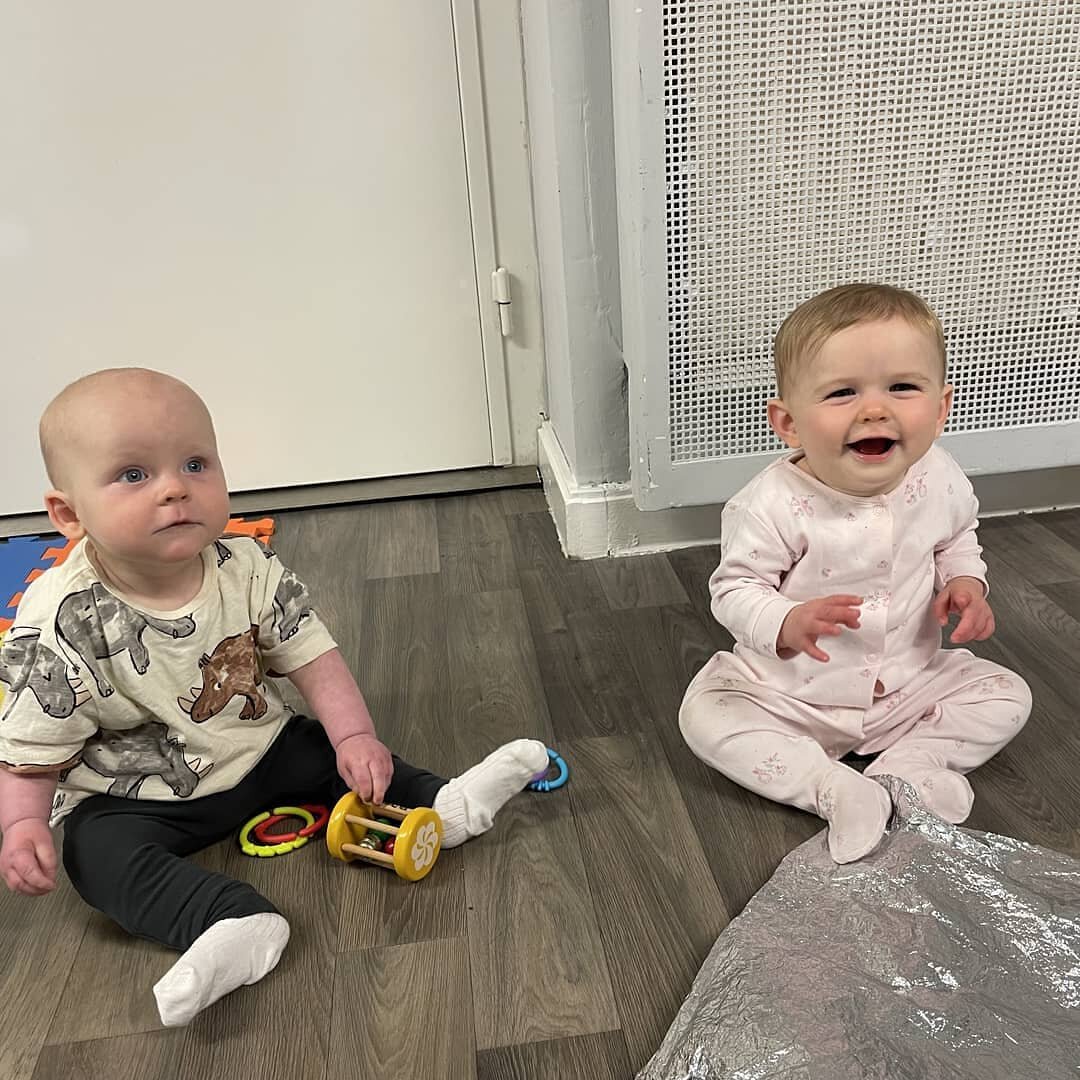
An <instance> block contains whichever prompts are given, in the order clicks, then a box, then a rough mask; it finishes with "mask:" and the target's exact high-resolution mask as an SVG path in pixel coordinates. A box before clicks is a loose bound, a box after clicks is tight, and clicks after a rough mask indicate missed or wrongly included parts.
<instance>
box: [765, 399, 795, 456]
mask: <svg viewBox="0 0 1080 1080" xmlns="http://www.w3.org/2000/svg"><path fill="white" fill-rule="evenodd" d="M768 416H769V427H771V428H772V429H773V431H775V432H776V434H777V436H778V437H779V438H780V439H782V440H783V441H784V442H785V443H787V445H788V446H790V447H791V449H792V450H798V449H799V447H801V446H802V442H801V441H800V440H799V433H798V432H797V431H796V430H795V417H793V416H792V415H791V411H790V410H789V409H788V407H787V406H786V405H785V404H784V401H783V399H782V398H773V399H772V401H770V402H769V411H768Z"/></svg>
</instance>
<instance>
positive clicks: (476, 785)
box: [434, 739, 548, 848]
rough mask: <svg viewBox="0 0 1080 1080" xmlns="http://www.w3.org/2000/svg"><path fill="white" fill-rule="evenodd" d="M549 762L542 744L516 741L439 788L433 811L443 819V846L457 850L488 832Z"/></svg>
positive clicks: (528, 740) (532, 740)
mask: <svg viewBox="0 0 1080 1080" xmlns="http://www.w3.org/2000/svg"><path fill="white" fill-rule="evenodd" d="M547 762H548V756H547V748H546V747H545V746H544V744H543V743H542V742H537V741H536V739H515V740H514V741H513V742H508V743H504V744H503V745H502V746H500V747H499V749H498V750H494V751H492V753H490V754H488V756H487V757H486V758H484V760H483V761H481V762H480V763H479V764H478V765H474V766H473V767H472V768H471V769H468V770H466V771H465V772H463V773H462V774H461V775H460V776H456V777H454V779H453V780H451V781H450V782H449V783H448V784H447V785H446V786H445V787H442V788H440V789H439V793H438V794H437V795H436V796H435V806H434V810H435V812H436V813H437V814H438V815H439V817H441V818H442V823H443V842H442V846H443V847H444V848H451V847H457V846H458V845H459V844H464V843H465V841H466V840H468V839H470V838H471V837H474V836H479V835H480V834H481V833H485V832H487V831H488V829H490V828H491V825H492V822H493V821H494V819H495V815H496V814H497V813H498V812H499V810H500V809H502V806H503V804H504V803H506V802H507V800H509V799H511V798H512V797H513V796H514V795H516V794H517V793H518V792H519V791H521V790H522V789H523V788H524V787H525V785H526V784H527V783H528V782H529V781H530V780H531V779H532V778H533V777H534V776H535V775H536V774H537V773H538V772H539V771H540V770H541V769H542V768H543V767H544V766H545V765H546V764H547Z"/></svg>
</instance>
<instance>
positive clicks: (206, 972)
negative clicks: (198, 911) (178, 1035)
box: [154, 911, 289, 1027]
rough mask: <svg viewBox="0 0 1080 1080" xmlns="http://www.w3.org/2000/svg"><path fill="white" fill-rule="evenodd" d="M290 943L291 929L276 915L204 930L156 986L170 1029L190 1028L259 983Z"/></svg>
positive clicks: (218, 924) (232, 921) (267, 913)
mask: <svg viewBox="0 0 1080 1080" xmlns="http://www.w3.org/2000/svg"><path fill="white" fill-rule="evenodd" d="M288 942H289V924H288V923H287V922H286V921H285V919H284V918H282V916H280V915H277V914H275V913H274V912H272V911H265V912H260V913H259V914H257V915H247V916H245V917H244V918H242V919H222V920H221V921H220V922H216V923H214V925H213V926H211V927H209V928H208V929H207V930H204V931H203V932H202V933H201V934H200V935H199V936H198V937H197V938H196V939H195V940H194V941H193V942H192V943H191V946H190V947H189V948H188V950H187V952H185V953H184V954H183V955H182V956H181V957H180V959H179V960H177V961H176V963H175V964H173V966H172V967H171V968H169V970H168V971H167V972H165V974H164V975H163V976H162V977H161V979H159V980H158V982H157V983H156V984H155V985H154V997H155V998H157V1006H158V1013H159V1014H160V1016H161V1022H162V1023H163V1024H164V1025H165V1026H166V1027H181V1026H182V1025H184V1024H190V1023H191V1021H192V1020H193V1019H194V1018H195V1016H196V1015H197V1014H198V1013H200V1012H202V1010H203V1009H205V1008H206V1007H207V1006H208V1005H213V1003H214V1002H215V1001H217V1000H218V998H222V997H224V996H225V995H226V994H228V993H230V992H232V991H233V990H235V989H236V988H237V987H238V986H246V985H250V984H251V983H256V982H258V981H259V980H260V979H261V978H262V977H263V976H264V975H266V974H268V973H269V972H270V971H272V970H273V968H274V966H275V965H276V964H277V962H278V960H279V959H280V958H281V954H282V952H283V951H284V949H285V946H286V945H287V944H288Z"/></svg>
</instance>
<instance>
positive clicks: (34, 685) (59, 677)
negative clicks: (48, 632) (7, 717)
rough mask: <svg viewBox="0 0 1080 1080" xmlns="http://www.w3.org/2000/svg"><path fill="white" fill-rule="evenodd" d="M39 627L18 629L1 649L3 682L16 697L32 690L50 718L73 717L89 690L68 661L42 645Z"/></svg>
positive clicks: (1, 678) (0, 668) (0, 665)
mask: <svg viewBox="0 0 1080 1080" xmlns="http://www.w3.org/2000/svg"><path fill="white" fill-rule="evenodd" d="M40 638H41V631H40V630H39V629H38V628H37V627H26V628H20V627H15V629H14V630H13V631H12V632H11V633H10V634H8V635H7V636H6V637H5V638H4V641H3V645H2V646H0V682H2V683H6V684H7V685H8V687H9V688H10V689H11V693H12V695H13V696H18V694H20V693H21V692H22V691H23V690H27V689H28V690H29V691H30V692H31V693H32V694H33V695H34V697H36V698H37V703H38V706H39V708H40V709H41V711H42V712H43V713H44V714H45V715H46V716H56V717H60V718H63V717H65V716H70V715H71V714H72V713H73V712H74V711H75V710H76V709H77V708H78V707H79V706H80V705H81V704H82V703H83V702H84V701H86V700H87V698H89V697H90V693H89V691H87V689H86V688H85V687H84V686H83V683H82V680H81V679H80V678H78V676H74V675H72V674H69V668H68V663H67V660H65V659H64V657H62V656H60V655H58V654H57V653H55V652H53V651H52V649H50V648H49V647H48V645H43V644H42V643H41V640H40Z"/></svg>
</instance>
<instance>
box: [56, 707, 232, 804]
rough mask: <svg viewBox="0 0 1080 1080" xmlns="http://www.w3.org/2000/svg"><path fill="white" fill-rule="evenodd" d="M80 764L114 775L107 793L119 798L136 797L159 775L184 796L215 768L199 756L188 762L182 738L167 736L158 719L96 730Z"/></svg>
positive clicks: (63, 773) (174, 790)
mask: <svg viewBox="0 0 1080 1080" xmlns="http://www.w3.org/2000/svg"><path fill="white" fill-rule="evenodd" d="M79 764H82V765H85V766H86V767H87V768H89V769H92V770H93V771H94V772H96V773H98V774H99V775H101V776H105V777H109V776H112V777H114V778H115V779H114V780H113V782H112V783H111V784H110V785H109V790H108V792H107V794H109V795H115V796H117V797H118V798H121V799H137V798H138V797H139V788H140V787H142V784H143V781H145V780H146V779H147V778H148V777H151V776H160V777H161V779H162V780H164V781H165V783H166V784H168V785H169V787H170V788H172V792H173V794H174V795H176V796H177V797H178V798H181V799H186V798H187V797H188V796H189V795H191V794H192V793H193V792H194V791H195V789H196V788H197V787H198V786H199V781H200V780H201V779H202V778H203V777H204V776H205V775H206V774H207V773H208V772H209V771H210V770H211V769H212V768H213V767H214V766H213V764H212V763H211V764H209V765H206V766H203V764H202V759H201V758H195V760H194V761H191V762H189V761H188V760H187V759H186V758H185V757H184V743H183V740H182V739H178V738H175V737H170V735H169V729H168V727H167V726H166V725H165V724H163V723H161V722H160V721H159V720H148V721H147V722H146V723H145V724H140V725H139V726H138V727H134V728H129V729H127V730H126V731H111V730H106V729H102V730H100V731H98V732H97V734H95V735H92V736H91V737H90V738H89V739H87V740H86V745H85V746H84V747H83V750H82V756H81V761H80V762H79ZM73 768H78V765H75V766H73ZM71 771H72V770H71V769H67V770H65V771H64V772H62V773H61V774H60V779H61V780H62V781H63V780H66V779H67V777H68V774H69V773H70V772H71Z"/></svg>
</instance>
